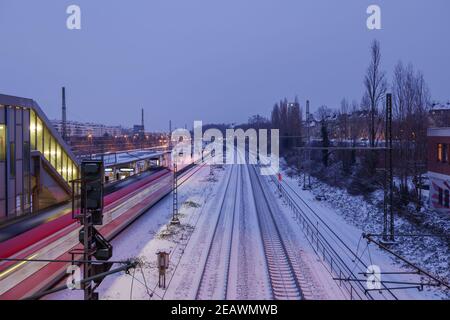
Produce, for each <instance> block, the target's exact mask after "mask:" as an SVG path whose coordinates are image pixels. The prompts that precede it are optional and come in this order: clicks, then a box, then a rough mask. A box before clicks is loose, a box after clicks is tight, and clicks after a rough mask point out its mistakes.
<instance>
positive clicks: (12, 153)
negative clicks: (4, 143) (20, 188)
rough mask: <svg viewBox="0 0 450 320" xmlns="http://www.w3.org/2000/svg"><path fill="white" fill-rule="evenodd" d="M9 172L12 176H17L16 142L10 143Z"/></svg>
mask: <svg viewBox="0 0 450 320" xmlns="http://www.w3.org/2000/svg"><path fill="white" fill-rule="evenodd" d="M9 173H10V175H11V178H15V177H16V144H15V143H14V142H11V143H10V144H9Z"/></svg>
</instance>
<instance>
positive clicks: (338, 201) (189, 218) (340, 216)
mask: <svg viewBox="0 0 450 320" xmlns="http://www.w3.org/2000/svg"><path fill="white" fill-rule="evenodd" d="M252 170H254V171H252ZM253 172H254V173H253ZM256 172H258V170H257V168H256V170H255V169H254V168H253V167H252V166H250V165H229V166H215V168H214V169H213V170H210V167H208V166H206V167H203V168H202V169H201V170H199V171H198V172H197V173H196V174H194V176H193V177H192V178H191V179H189V180H188V181H186V182H185V183H184V184H183V185H182V186H181V187H180V188H179V192H178V194H179V203H180V210H179V211H180V220H181V224H180V225H170V223H169V222H170V219H171V215H172V198H171V197H166V198H165V199H163V200H162V201H160V202H159V203H158V204H157V205H155V206H154V207H153V208H151V209H150V210H148V212H147V213H146V214H144V215H143V216H142V217H141V218H139V219H138V220H137V221H136V222H135V223H133V225H131V226H130V227H129V228H128V229H126V230H125V231H124V232H122V233H121V234H120V235H119V236H118V237H117V238H115V239H114V240H113V242H112V244H113V246H114V257H113V258H112V260H125V259H128V258H139V259H140V260H141V261H142V266H141V267H140V268H137V269H136V270H131V271H130V274H124V273H119V274H115V275H111V276H108V277H107V278H106V279H105V280H104V281H103V283H102V284H101V286H100V287H99V289H98V292H99V294H100V299H120V300H124V299H144V300H145V299H196V298H197V299H228V300H247V299H263V300H268V299H273V298H274V296H275V295H274V292H275V291H277V290H279V289H278V288H277V286H278V285H279V284H278V283H277V281H278V280H276V279H280V278H277V276H276V269H277V270H279V271H278V272H280V270H282V271H281V273H280V274H281V278H283V277H284V276H286V274H287V273H286V272H288V273H289V271H286V270H287V269H286V266H287V264H286V262H284V264H283V261H281V260H283V259H282V258H284V257H283V255H281V256H279V255H278V253H276V252H275V254H273V253H274V252H273V251H272V252H270V250H269V251H267V250H268V248H267V243H268V241H269V242H270V241H275V240H276V238H277V236H276V235H275V234H272V235H273V236H274V237H272V235H271V234H270V233H271V232H272V233H273V232H274V230H276V229H278V231H279V232H277V234H279V237H281V238H282V241H281V242H282V243H283V245H282V246H283V247H284V249H283V250H285V252H286V253H287V255H288V258H289V261H290V262H289V264H290V265H291V267H290V268H288V269H290V270H291V271H290V274H291V276H292V275H293V274H294V275H295V277H296V279H297V284H298V285H299V287H300V290H301V295H302V297H303V298H305V299H349V298H350V294H349V291H348V290H346V288H348V282H347V283H346V284H347V286H346V288H345V285H342V282H340V281H336V280H334V279H333V276H336V274H334V275H331V274H330V272H329V270H330V265H329V261H324V260H323V259H322V258H321V257H322V256H321V254H320V252H318V251H317V248H315V247H314V243H312V242H311V234H309V233H308V232H306V231H305V229H304V228H302V227H301V225H300V224H299V220H298V218H297V216H296V215H295V214H294V212H293V211H292V208H291V207H289V206H288V205H287V202H286V198H284V197H282V196H281V194H280V193H279V192H278V187H277V183H276V182H275V181H274V180H276V179H273V177H262V176H258V175H256ZM314 183H315V185H314V186H315V189H314V191H313V192H311V191H305V190H302V188H301V187H300V186H299V185H298V181H297V179H296V178H289V177H287V175H283V184H284V185H285V186H286V190H289V194H290V196H291V197H292V198H293V199H295V202H296V203H297V206H298V207H299V208H300V210H301V211H302V212H303V214H304V215H306V216H307V217H308V219H310V221H311V223H312V224H313V225H314V226H316V227H317V228H318V229H319V230H320V233H321V235H323V239H322V240H324V241H326V242H327V243H328V244H329V245H330V247H329V250H333V251H334V252H335V253H336V254H337V255H338V256H339V258H338V259H337V260H335V262H337V264H335V265H334V270H336V268H337V265H339V264H341V265H340V266H341V267H342V266H343V265H344V266H345V267H347V268H348V270H347V271H348V272H349V274H352V276H353V277H354V278H355V279H363V282H361V284H356V283H352V286H353V287H355V288H357V287H358V286H359V287H358V288H360V289H361V288H362V292H364V288H365V286H366V283H365V282H364V279H365V278H364V275H363V274H361V273H362V272H366V271H367V270H366V267H367V266H369V265H377V266H379V267H380V268H381V271H382V272H388V273H391V272H400V273H403V272H405V271H407V270H408V269H407V268H405V267H404V266H402V265H401V264H399V263H398V262H396V261H395V260H394V259H393V258H392V257H391V255H389V254H387V253H386V252H384V251H382V250H379V249H378V248H376V247H375V246H373V245H367V242H366V241H365V240H364V239H362V238H361V235H362V232H363V231H366V232H367V231H370V232H374V231H377V232H378V231H379V230H378V229H377V226H378V224H377V222H378V220H377V219H378V217H377V218H375V219H373V220H372V219H371V218H372V216H373V215H376V212H378V211H376V210H378V208H376V206H374V205H370V204H369V203H367V202H365V201H364V200H363V199H362V198H358V197H351V196H349V195H347V194H345V193H344V192H343V191H339V190H330V189H326V190H325V188H326V186H324V185H321V184H319V182H317V181H314ZM287 187H289V188H287ZM322 193H326V194H327V201H320V202H319V201H317V200H316V199H315V196H316V195H317V194H322ZM369 222H370V223H369ZM402 225H403V224H401V223H400V224H399V226H398V227H401V226H402ZM268 230H269V231H268ZM270 230H272V231H270ZM271 238H273V239H272V240H270V239H271ZM312 239H314V236H313V237H312ZM410 245H411V246H413V245H414V244H410ZM282 246H280V244H279V243H278V244H275V247H277V248H280V250H281V249H282ZM269 249H270V248H269ZM158 251H166V252H170V267H169V269H168V271H167V274H166V283H167V288H166V289H163V288H159V287H158V269H157V265H156V260H157V259H156V254H157V252H158ZM440 254H441V255H442V256H441V257H442V258H443V259H448V252H447V253H446V252H442V253H440ZM274 257H278V258H276V259H275V260H277V259H279V260H280V265H279V266H276V265H275V266H274V264H273V261H274ZM286 261H287V260H286ZM442 263H443V265H442V268H445V263H447V267H448V260H445V261H442ZM274 270H275V271H274ZM283 274H284V276H283ZM355 279H353V280H355ZM382 280H383V281H401V282H418V281H420V280H421V279H420V277H419V276H417V275H411V274H396V275H392V274H383V275H382ZM282 281H286V278H285V280H282ZM387 286H388V287H390V288H392V286H393V284H390V285H387ZM392 293H393V295H392V294H390V293H389V292H388V291H383V292H382V293H379V292H378V291H377V292H371V293H370V295H371V296H372V297H374V298H376V299H384V298H386V299H393V298H399V299H436V298H445V297H446V296H445V293H443V292H440V291H436V290H431V289H426V290H425V291H423V292H419V291H418V290H416V289H408V290H392ZM293 296H295V295H293ZM353 297H355V296H353ZM368 297H369V296H364V294H363V296H362V298H368ZM81 298H82V292H81V291H68V290H66V291H63V292H59V293H56V294H53V295H51V296H48V297H47V299H81Z"/></svg>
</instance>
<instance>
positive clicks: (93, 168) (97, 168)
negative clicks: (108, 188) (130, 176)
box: [81, 160, 105, 226]
mask: <svg viewBox="0 0 450 320" xmlns="http://www.w3.org/2000/svg"><path fill="white" fill-rule="evenodd" d="M104 174H105V170H104V166H103V162H102V161H92V160H86V161H83V163H82V165H81V177H82V180H83V181H82V182H84V183H82V184H81V194H82V195H83V196H82V197H81V207H82V208H85V209H86V210H89V211H90V212H91V214H92V223H93V224H94V225H96V226H97V225H102V224H103V181H104Z"/></svg>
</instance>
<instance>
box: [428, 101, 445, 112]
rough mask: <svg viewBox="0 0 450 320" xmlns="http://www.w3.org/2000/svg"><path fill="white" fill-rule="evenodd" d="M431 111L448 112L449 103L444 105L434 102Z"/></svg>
mask: <svg viewBox="0 0 450 320" xmlns="http://www.w3.org/2000/svg"><path fill="white" fill-rule="evenodd" d="M431 110H450V101H447V102H446V103H440V102H435V103H433V104H432V106H431Z"/></svg>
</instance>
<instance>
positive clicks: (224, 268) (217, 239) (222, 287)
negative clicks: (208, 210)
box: [195, 166, 241, 300]
mask: <svg viewBox="0 0 450 320" xmlns="http://www.w3.org/2000/svg"><path fill="white" fill-rule="evenodd" d="M231 170H232V172H231V174H230V176H229V180H228V182H227V186H226V190H225V194H224V196H223V198H222V200H221V201H222V202H221V205H220V211H219V216H218V219H217V222H216V225H215V227H214V232H213V236H212V238H211V242H210V244H209V247H208V254H207V258H206V262H205V264H204V266H203V270H202V274H201V278H200V282H199V285H198V288H197V292H196V296H195V298H196V300H211V299H214V300H225V299H226V298H227V292H228V278H229V270H230V263H231V248H232V243H233V233H234V220H235V216H236V199H237V195H238V188H239V184H240V179H241V168H240V166H232V167H231Z"/></svg>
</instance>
